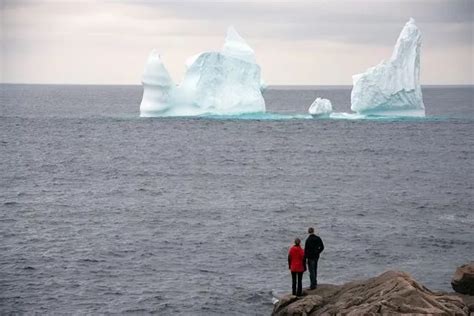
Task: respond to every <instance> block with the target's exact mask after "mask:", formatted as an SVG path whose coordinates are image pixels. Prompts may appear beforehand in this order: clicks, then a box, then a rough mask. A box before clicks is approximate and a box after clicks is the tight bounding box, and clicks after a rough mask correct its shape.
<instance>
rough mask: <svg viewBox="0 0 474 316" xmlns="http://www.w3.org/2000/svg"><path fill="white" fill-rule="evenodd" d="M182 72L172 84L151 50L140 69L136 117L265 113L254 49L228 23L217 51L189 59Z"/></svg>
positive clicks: (160, 62)
mask: <svg viewBox="0 0 474 316" xmlns="http://www.w3.org/2000/svg"><path fill="white" fill-rule="evenodd" d="M185 66H186V74H185V76H184V79H183V81H182V82H181V84H180V85H175V84H174V83H173V80H172V79H171V77H170V75H169V73H168V71H167V70H166V68H165V66H164V64H163V63H162V61H161V58H160V56H159V54H158V53H157V52H156V51H152V52H151V54H150V56H149V58H148V61H147V63H146V66H145V71H144V73H143V79H142V84H143V90H144V91H143V99H142V102H141V105H140V116H142V117H150V116H195V115H203V114H209V115H239V114H248V113H262V112H265V101H264V99H263V95H262V91H263V89H264V86H263V85H264V81H263V80H262V79H261V75H260V66H259V65H258V64H257V63H256V58H255V53H254V51H253V49H252V48H251V47H250V46H249V45H248V44H247V43H246V42H245V40H244V39H243V38H242V37H240V35H239V34H238V33H237V31H236V30H235V29H234V28H233V27H229V29H228V31H227V37H226V39H225V43H224V46H223V48H222V50H221V51H220V52H203V53H200V54H197V55H194V56H192V57H190V58H188V59H187V60H186V62H185Z"/></svg>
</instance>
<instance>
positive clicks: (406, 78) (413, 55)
mask: <svg viewBox="0 0 474 316" xmlns="http://www.w3.org/2000/svg"><path fill="white" fill-rule="evenodd" d="M420 48H421V32H420V30H419V29H418V27H417V26H416V25H415V20H413V19H410V20H409V21H408V22H407V23H406V25H405V27H404V28H403V30H402V32H401V33H400V36H399V37H398V40H397V43H396V45H395V48H394V50H393V53H392V57H391V58H390V60H388V61H382V62H381V63H380V64H379V65H377V66H374V67H372V68H369V69H368V70H367V71H366V72H364V73H362V74H358V75H354V76H353V78H352V79H353V85H354V86H353V88H352V93H351V109H352V110H353V111H355V112H357V113H363V114H374V115H388V116H425V106H424V104H423V96H422V93H421V86H420Z"/></svg>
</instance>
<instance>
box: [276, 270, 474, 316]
mask: <svg viewBox="0 0 474 316" xmlns="http://www.w3.org/2000/svg"><path fill="white" fill-rule="evenodd" d="M306 294H307V296H305V297H303V298H296V297H294V296H293V297H291V296H288V297H284V298H282V299H281V300H280V302H279V303H278V304H277V305H275V307H274V310H273V315H276V316H277V315H278V316H282V315H335V314H342V315H375V314H390V315H394V314H406V313H410V314H444V315H468V313H469V309H468V307H467V306H466V304H465V303H464V302H463V300H462V299H461V298H460V297H457V296H455V295H449V294H441V293H435V292H432V291H430V290H429V289H427V288H426V287H424V286H423V285H421V284H420V283H418V282H417V281H415V280H414V279H413V278H412V277H411V276H410V275H409V274H407V273H404V272H398V271H388V272H385V273H383V274H381V275H379V276H377V277H375V278H371V279H367V280H363V281H356V282H350V283H346V284H344V285H340V286H334V285H320V286H318V288H317V289H315V290H310V291H306Z"/></svg>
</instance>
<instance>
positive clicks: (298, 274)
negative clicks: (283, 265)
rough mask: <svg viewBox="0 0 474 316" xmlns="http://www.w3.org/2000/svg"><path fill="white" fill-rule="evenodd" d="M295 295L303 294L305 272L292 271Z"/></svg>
mask: <svg viewBox="0 0 474 316" xmlns="http://www.w3.org/2000/svg"><path fill="white" fill-rule="evenodd" d="M296 277H298V291H297V290H296ZM291 281H292V287H291V288H292V290H293V292H292V293H293V295H296V296H301V295H302V294H303V272H293V271H292V272H291Z"/></svg>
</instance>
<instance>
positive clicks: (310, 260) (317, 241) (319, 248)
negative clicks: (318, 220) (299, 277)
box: [304, 227, 324, 290]
mask: <svg viewBox="0 0 474 316" xmlns="http://www.w3.org/2000/svg"><path fill="white" fill-rule="evenodd" d="M308 234H309V236H308V238H306V242H305V245H304V257H305V261H306V262H307V264H308V271H309V280H310V282H311V283H310V284H311V286H310V289H311V290H314V289H315V288H316V286H318V260H319V255H320V254H321V252H323V250H324V244H323V241H322V240H321V238H320V237H319V236H316V235H315V234H314V228H313V227H310V228H308Z"/></svg>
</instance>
